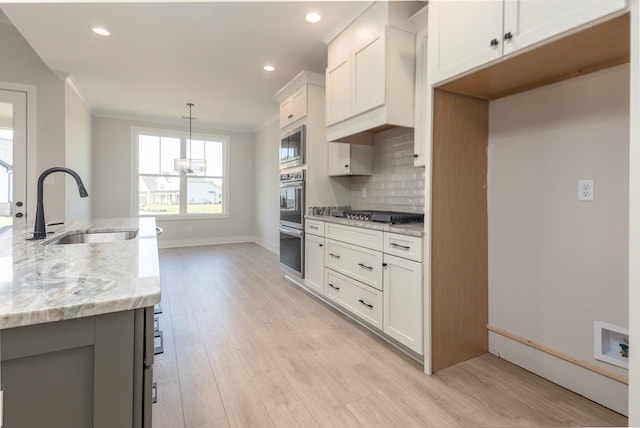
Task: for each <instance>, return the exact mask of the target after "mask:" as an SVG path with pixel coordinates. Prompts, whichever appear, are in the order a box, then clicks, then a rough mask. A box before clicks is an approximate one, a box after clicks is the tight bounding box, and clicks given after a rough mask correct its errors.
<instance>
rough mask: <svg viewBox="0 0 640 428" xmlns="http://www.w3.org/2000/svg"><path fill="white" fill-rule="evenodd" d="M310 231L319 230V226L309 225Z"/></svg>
mask: <svg viewBox="0 0 640 428" xmlns="http://www.w3.org/2000/svg"><path fill="white" fill-rule="evenodd" d="M309 229H313V230H318V226H311V225H309Z"/></svg>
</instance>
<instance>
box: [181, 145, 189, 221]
mask: <svg viewBox="0 0 640 428" xmlns="http://www.w3.org/2000/svg"><path fill="white" fill-rule="evenodd" d="M180 153H184V155H182V156H183V158H186V157H187V137H180ZM180 214H181V215H185V214H187V173H186V172H184V171H181V172H180Z"/></svg>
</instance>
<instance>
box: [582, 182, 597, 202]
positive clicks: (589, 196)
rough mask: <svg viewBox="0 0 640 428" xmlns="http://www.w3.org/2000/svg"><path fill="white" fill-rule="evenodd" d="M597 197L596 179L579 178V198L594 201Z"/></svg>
mask: <svg viewBox="0 0 640 428" xmlns="http://www.w3.org/2000/svg"><path fill="white" fill-rule="evenodd" d="M595 197H596V184H595V180H594V179H592V178H591V179H585V180H578V200H579V201H587V202H588V201H593V200H594V199H595Z"/></svg>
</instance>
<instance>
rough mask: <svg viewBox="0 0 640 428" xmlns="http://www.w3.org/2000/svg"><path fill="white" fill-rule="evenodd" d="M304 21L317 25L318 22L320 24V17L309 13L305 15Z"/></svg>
mask: <svg viewBox="0 0 640 428" xmlns="http://www.w3.org/2000/svg"><path fill="white" fill-rule="evenodd" d="M305 19H306V20H307V22H309V23H311V24H317V23H318V22H320V20H321V19H322V17H321V16H320V15H319V14H317V13H315V12H310V13H307V16H306V17H305Z"/></svg>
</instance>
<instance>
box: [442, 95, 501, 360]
mask: <svg viewBox="0 0 640 428" xmlns="http://www.w3.org/2000/svg"><path fill="white" fill-rule="evenodd" d="M488 128H489V103H488V101H486V100H481V99H478V98H471V97H467V96H463V95H457V94H453V93H449V92H445V91H442V90H435V93H434V117H433V166H432V168H433V178H432V215H431V218H432V227H431V229H432V237H431V239H432V241H431V299H432V300H431V301H432V303H431V306H432V307H431V313H432V320H431V326H432V343H431V346H432V370H433V371H438V370H441V369H443V368H445V367H448V366H451V365H453V364H456V363H459V362H461V361H465V360H468V359H470V358H473V357H475V356H478V355H481V354H484V353H486V352H487V348H488V333H487V329H486V326H487V320H488V301H487V299H488V297H487V293H488V291H487V281H488V272H487V188H486V180H487V142H488Z"/></svg>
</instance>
